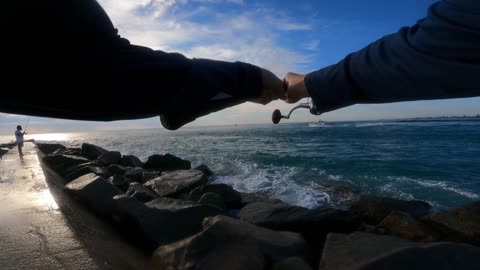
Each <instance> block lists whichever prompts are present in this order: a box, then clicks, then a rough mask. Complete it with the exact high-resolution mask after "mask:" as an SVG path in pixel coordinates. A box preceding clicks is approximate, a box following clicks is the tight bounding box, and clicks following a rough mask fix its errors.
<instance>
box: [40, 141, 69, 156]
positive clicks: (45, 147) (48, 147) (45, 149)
mask: <svg viewBox="0 0 480 270" xmlns="http://www.w3.org/2000/svg"><path fill="white" fill-rule="evenodd" d="M37 148H38V149H39V150H40V151H41V152H42V153H43V154H44V155H50V154H51V153H53V152H55V151H56V150H59V149H61V150H66V149H67V148H66V147H65V146H64V145H61V144H50V143H37Z"/></svg>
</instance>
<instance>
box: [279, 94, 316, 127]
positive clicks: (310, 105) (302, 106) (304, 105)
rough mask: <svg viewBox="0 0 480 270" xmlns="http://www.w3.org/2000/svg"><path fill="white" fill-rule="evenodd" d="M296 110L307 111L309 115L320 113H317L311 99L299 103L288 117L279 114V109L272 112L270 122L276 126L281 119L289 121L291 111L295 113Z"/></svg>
mask: <svg viewBox="0 0 480 270" xmlns="http://www.w3.org/2000/svg"><path fill="white" fill-rule="evenodd" d="M297 109H309V110H310V113H311V114H313V115H320V112H319V111H317V108H316V107H315V105H314V104H313V102H312V101H311V99H308V100H307V102H304V103H300V104H298V105H297V106H295V107H293V109H291V110H290V112H289V113H288V115H283V114H282V112H280V110H279V109H276V110H275V111H273V114H272V122H273V123H274V124H278V123H280V120H281V119H282V118H283V119H290V115H291V114H292V113H293V111H295V110H297Z"/></svg>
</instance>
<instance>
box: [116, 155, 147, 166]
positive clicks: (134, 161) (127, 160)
mask: <svg viewBox="0 0 480 270" xmlns="http://www.w3.org/2000/svg"><path fill="white" fill-rule="evenodd" d="M120 165H123V166H125V167H140V168H143V167H144V166H145V164H144V163H143V162H142V161H141V160H140V159H139V158H138V157H136V156H133V155H124V156H122V159H121V160H120Z"/></svg>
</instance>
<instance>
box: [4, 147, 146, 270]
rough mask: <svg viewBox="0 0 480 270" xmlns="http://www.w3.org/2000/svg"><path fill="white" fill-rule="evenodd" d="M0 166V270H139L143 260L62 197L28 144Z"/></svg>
mask: <svg viewBox="0 0 480 270" xmlns="http://www.w3.org/2000/svg"><path fill="white" fill-rule="evenodd" d="M23 152H24V156H23V158H20V156H19V155H18V151H17V149H16V148H12V149H11V150H10V151H9V152H8V153H7V154H5V155H4V156H3V157H2V159H1V160H0V269H3V270H10V269H12V270H13V269H139V268H142V267H143V265H144V264H145V260H146V259H145V256H144V255H143V254H142V253H140V252H139V251H138V250H137V249H135V248H134V247H132V246H131V245H129V244H128V243H127V242H126V241H124V240H123V239H122V237H120V235H119V234H118V233H117V232H115V231H113V230H112V228H111V226H110V225H109V224H106V223H104V222H103V221H102V220H99V219H98V218H97V217H95V216H93V215H92V214H91V213H90V212H89V211H88V209H85V208H84V207H83V206H82V205H80V204H79V203H78V202H76V201H75V200H73V199H72V198H71V197H70V196H68V195H67V194H65V192H64V191H63V189H62V187H63V185H62V184H60V183H61V180H60V179H59V177H58V176H57V175H55V173H53V172H51V171H49V170H48V169H45V170H43V169H42V166H41V163H40V162H39V157H38V156H37V149H36V147H35V145H34V144H33V143H25V147H24V150H23Z"/></svg>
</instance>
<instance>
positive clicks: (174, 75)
mask: <svg viewBox="0 0 480 270" xmlns="http://www.w3.org/2000/svg"><path fill="white" fill-rule="evenodd" d="M1 5H2V10H3V14H4V16H2V18H0V21H1V22H2V25H3V26H4V29H5V31H4V32H3V33H2V34H3V40H2V42H1V44H0V46H1V47H0V53H1V56H2V65H3V66H4V68H3V70H4V72H2V75H1V78H2V83H3V85H8V89H7V88H4V91H2V97H1V99H0V111H1V112H6V113H15V114H27V115H34V116H44V117H56V118H67V119H77V120H97V121H98V120H102V121H111V120H122V119H136V118H146V117H151V116H158V115H159V114H166V115H168V118H169V119H170V120H171V121H170V122H172V121H173V122H176V123H177V124H176V125H174V126H177V127H178V125H183V124H185V121H180V120H181V119H175V115H180V114H186V115H188V116H189V117H188V118H189V119H190V121H192V120H194V119H195V118H196V117H199V116H202V115H205V114H208V113H209V112H212V111H215V110H218V109H222V108H224V107H225V106H227V105H228V106H232V105H234V104H238V103H241V102H244V101H246V100H249V99H250V100H251V99H253V98H255V97H257V96H258V95H259V94H260V90H261V83H262V78H261V69H260V68H258V67H256V66H253V65H250V64H246V63H241V62H235V63H229V62H222V61H214V60H207V59H188V58H186V57H184V56H183V55H180V54H177V53H165V52H162V51H155V50H152V49H150V48H145V47H141V46H136V45H132V44H130V42H129V41H128V40H126V39H124V38H121V37H119V36H118V35H117V30H116V29H115V28H114V27H113V24H112V22H111V21H110V19H109V18H108V16H107V14H106V13H105V12H104V11H103V9H102V8H101V7H100V5H99V4H98V3H97V2H96V1H95V0H51V1H36V0H23V1H7V2H5V3H2V4H1ZM219 93H223V94H225V95H226V96H228V97H230V99H229V100H228V102H226V103H222V104H221V105H219V104H218V101H212V99H213V98H214V97H215V96H217V95H218V94H219ZM225 95H224V96H225ZM222 106H223V107H222ZM183 119H184V120H187V119H186V118H185V117H183ZM173 122H172V123H173Z"/></svg>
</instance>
